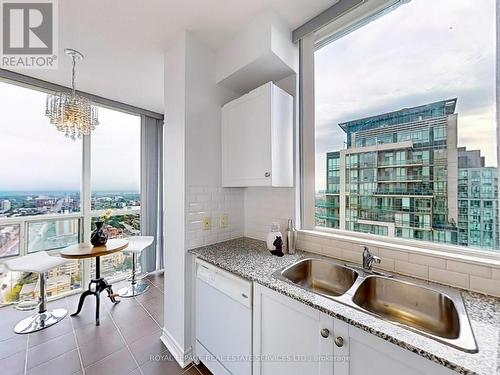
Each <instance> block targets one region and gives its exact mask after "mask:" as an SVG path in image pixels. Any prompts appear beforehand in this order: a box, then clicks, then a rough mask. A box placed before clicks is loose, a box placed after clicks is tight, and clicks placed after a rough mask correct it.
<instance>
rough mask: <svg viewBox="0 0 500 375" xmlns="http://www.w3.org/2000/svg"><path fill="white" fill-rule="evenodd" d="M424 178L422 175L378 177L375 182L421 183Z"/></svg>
mask: <svg viewBox="0 0 500 375" xmlns="http://www.w3.org/2000/svg"><path fill="white" fill-rule="evenodd" d="M423 180H424V177H423V176H422V175H406V176H378V177H377V182H379V183H389V182H422V181H423Z"/></svg>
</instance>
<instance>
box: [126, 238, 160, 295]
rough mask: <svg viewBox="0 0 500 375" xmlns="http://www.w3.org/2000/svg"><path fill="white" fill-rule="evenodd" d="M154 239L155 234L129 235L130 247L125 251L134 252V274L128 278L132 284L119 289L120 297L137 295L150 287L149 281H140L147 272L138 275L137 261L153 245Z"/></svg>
mask: <svg viewBox="0 0 500 375" xmlns="http://www.w3.org/2000/svg"><path fill="white" fill-rule="evenodd" d="M154 240H155V238H154V237H153V236H134V237H129V239H128V241H129V242H128V247H127V249H125V251H124V252H126V253H129V254H132V275H130V277H129V278H128V279H127V280H130V285H129V286H128V287H124V288H121V289H120V290H119V291H118V295H119V296H120V297H135V296H138V295H139V294H142V293H144V292H146V291H147V290H148V289H149V284H148V283H147V282H144V281H139V280H141V279H143V278H144V277H145V276H146V274H145V273H143V274H142V275H141V276H137V275H136V263H137V257H138V256H139V255H140V254H141V253H142V251H143V250H144V249H146V248H147V247H148V246H151V244H152V243H153V241H154Z"/></svg>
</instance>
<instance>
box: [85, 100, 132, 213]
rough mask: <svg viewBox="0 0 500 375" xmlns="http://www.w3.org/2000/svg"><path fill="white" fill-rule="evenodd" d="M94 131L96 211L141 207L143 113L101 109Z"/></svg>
mask: <svg viewBox="0 0 500 375" xmlns="http://www.w3.org/2000/svg"><path fill="white" fill-rule="evenodd" d="M99 122H100V124H99V126H97V128H96V129H95V131H94V132H93V134H92V142H91V145H92V151H91V155H92V168H91V171H92V177H91V180H92V210H104V209H108V208H111V209H130V208H138V207H139V206H140V204H141V200H140V192H139V189H140V181H141V172H140V166H141V120H140V117H139V116H135V115H130V114H127V113H123V112H118V111H114V110H111V109H107V108H100V109H99Z"/></svg>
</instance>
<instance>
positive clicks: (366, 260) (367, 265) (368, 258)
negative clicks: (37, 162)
mask: <svg viewBox="0 0 500 375" xmlns="http://www.w3.org/2000/svg"><path fill="white" fill-rule="evenodd" d="M360 246H361V247H362V248H363V270H365V271H367V272H371V271H372V267H373V263H380V258H379V257H378V256H376V255H373V254H372V253H370V250H369V249H368V246H365V245H360Z"/></svg>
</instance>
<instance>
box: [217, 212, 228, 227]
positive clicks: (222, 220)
mask: <svg viewBox="0 0 500 375" xmlns="http://www.w3.org/2000/svg"><path fill="white" fill-rule="evenodd" d="M228 225H229V217H228V215H227V214H226V213H223V214H220V218H219V228H227V226H228Z"/></svg>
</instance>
